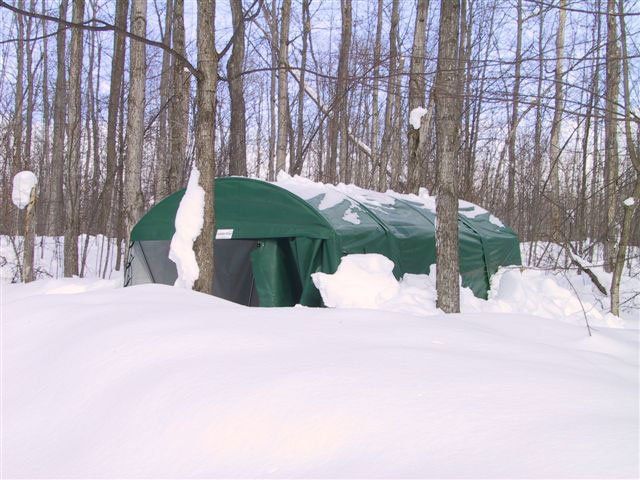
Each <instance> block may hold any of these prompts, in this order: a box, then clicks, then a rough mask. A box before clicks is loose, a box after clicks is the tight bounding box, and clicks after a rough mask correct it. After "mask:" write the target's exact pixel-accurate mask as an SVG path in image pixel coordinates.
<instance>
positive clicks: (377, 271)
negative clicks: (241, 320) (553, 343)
mask: <svg viewBox="0 0 640 480" xmlns="http://www.w3.org/2000/svg"><path fill="white" fill-rule="evenodd" d="M312 277H313V281H314V284H315V286H316V287H317V288H318V290H319V291H320V294H321V295H322V299H323V301H324V303H325V305H327V306H328V307H341V308H370V309H378V310H387V311H394V312H402V313H412V314H417V315H435V314H438V313H442V312H441V311H440V310H438V309H437V308H436V299H437V295H436V267H435V265H432V266H431V269H430V273H429V275H413V274H406V275H404V276H403V277H402V279H401V280H400V281H398V280H396V278H395V277H394V275H393V262H391V260H389V259H387V258H386V257H384V256H382V255H379V254H363V255H347V256H345V257H343V258H342V261H341V263H340V265H339V267H338V270H337V271H336V273H335V274H333V275H328V274H324V273H315V274H313V275H312ZM588 282H589V280H588V278H587V277H586V276H585V275H582V276H578V275H576V274H570V273H567V272H565V273H564V274H563V275H560V273H559V272H555V274H554V273H553V272H545V271H540V270H529V269H521V268H519V267H502V268H501V269H500V270H498V273H497V274H496V275H495V276H494V277H493V279H492V282H491V290H490V292H489V300H488V301H485V300H483V299H480V298H477V297H475V296H474V295H473V292H472V291H471V290H470V289H468V288H464V287H462V286H461V287H460V306H461V311H462V312H463V313H530V314H532V315H537V316H539V317H542V318H549V319H560V320H562V321H566V322H570V323H572V324H574V325H582V326H585V317H586V320H587V321H588V322H589V324H590V325H591V326H608V327H613V328H621V327H624V326H625V325H627V326H632V327H634V328H638V326H639V325H638V321H637V317H638V315H637V312H636V315H635V318H636V321H634V319H633V317H632V316H629V318H626V319H624V320H623V319H621V318H619V317H616V316H615V315H611V314H610V313H607V312H606V311H605V310H604V305H601V304H598V302H597V301H596V298H595V297H594V296H593V295H592V294H590V291H591V287H590V285H589V284H588ZM578 290H579V292H578Z"/></svg>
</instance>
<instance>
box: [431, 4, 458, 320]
mask: <svg viewBox="0 0 640 480" xmlns="http://www.w3.org/2000/svg"><path fill="white" fill-rule="evenodd" d="M459 22H460V0H441V3H440V29H439V31H440V40H439V43H438V68H437V71H436V82H435V103H436V154H437V156H438V180H437V184H436V201H437V206H436V217H437V219H438V222H437V226H436V245H437V250H438V256H437V263H436V268H437V270H436V289H437V292H438V293H437V302H436V303H437V306H438V308H441V309H442V310H443V311H444V312H446V313H454V312H459V311H460V285H459V265H458V192H457V180H456V178H455V177H456V164H457V162H456V155H457V147H458V133H459V132H458V129H459V118H458V115H457V112H458V107H457V104H456V102H457V99H456V98H455V97H456V96H455V91H456V86H457V79H456V75H457V66H458V61H457V55H458V24H459Z"/></svg>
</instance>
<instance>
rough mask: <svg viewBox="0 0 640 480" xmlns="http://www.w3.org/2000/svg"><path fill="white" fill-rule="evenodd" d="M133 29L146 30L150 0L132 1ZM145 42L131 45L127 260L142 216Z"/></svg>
mask: <svg viewBox="0 0 640 480" xmlns="http://www.w3.org/2000/svg"><path fill="white" fill-rule="evenodd" d="M131 5H132V8H131V31H132V32H133V33H134V34H135V35H138V36H140V37H145V36H146V34H147V0H133V2H132V3H131ZM146 75H147V68H146V46H145V44H144V43H143V42H139V41H136V40H131V43H130V47H129V77H130V81H129V99H128V104H127V112H128V113H127V155H126V158H125V162H124V211H125V232H126V238H127V247H126V248H125V261H126V259H127V258H128V256H129V248H128V246H129V235H130V234H131V229H132V228H133V227H134V226H135V224H136V223H137V222H138V220H139V219H140V217H141V216H142V213H143V209H144V198H143V196H142V185H141V179H142V152H143V146H144V101H145V83H146Z"/></svg>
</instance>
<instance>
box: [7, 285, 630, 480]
mask: <svg viewBox="0 0 640 480" xmlns="http://www.w3.org/2000/svg"><path fill="white" fill-rule="evenodd" d="M76 282H78V283H81V282H86V281H83V280H77V281H76ZM88 283H91V282H88ZM40 286H42V287H43V288H44V289H45V290H46V292H42V294H39V293H38V288H39V287H40ZM60 286H64V285H63V284H62V283H61V284H60ZM102 286H104V287H105V289H103V290H95V291H91V290H93V286H91V285H86V286H85V288H84V290H85V292H84V293H77V294H68V293H69V292H67V294H64V295H58V294H56V293H55V288H54V287H55V286H54V282H49V283H47V284H44V283H43V282H36V283H35V284H31V285H29V289H30V295H29V296H27V297H25V296H24V295H22V294H21V291H22V290H23V289H24V288H27V287H25V286H23V285H20V286H13V285H10V286H4V287H3V289H4V290H5V294H6V297H5V298H4V299H3V302H2V305H1V307H2V311H3V316H2V320H1V322H2V323H1V326H2V340H1V341H2V345H1V348H2V358H3V364H2V380H1V381H2V385H1V387H2V396H3V408H2V420H3V428H2V442H1V449H2V451H1V452H0V453H1V455H2V467H1V468H2V471H1V474H2V476H3V477H6V478H14V477H23V478H36V477H39V478H56V477H57V478H72V477H73V478H96V477H102V478H189V477H190V478H193V477H200V478H213V477H260V478H264V477H270V478H300V477H324V478H327V477H331V478H335V477H342V478H345V477H347V478H356V477H359V478H371V477H376V478H380V477H386V478H389V477H393V478H408V477H412V478H425V477H431V478H433V477H436V478H445V477H447V478H452V477H456V478H460V477H464V478H478V477H483V478H516V477H517V478H522V477H529V478H531V477H535V478H575V477H583V478H585V477H588V478H607V477H633V478H637V476H638V474H639V472H638V452H639V450H638V429H637V425H638V421H639V418H638V396H637V392H638V387H639V385H638V336H637V331H628V330H620V329H618V330H614V329H609V328H606V327H602V328H599V329H598V330H597V331H596V332H594V336H593V337H588V336H587V335H586V332H585V329H584V328H582V327H580V326H576V325H571V324H567V323H563V322H559V321H557V319H556V320H549V319H543V318H539V317H533V316H530V315H520V314H518V315H516V314H493V313H492V314H474V315H464V314H462V315H449V316H443V315H435V316H432V317H423V316H416V315H408V314H404V313H393V312H382V311H374V310H363V309H350V310H345V309H312V308H278V309H264V308H263V309H258V308H246V307H240V306H237V305H234V304H231V303H229V302H226V301H223V300H220V299H217V298H214V297H210V296H207V295H201V294H197V293H194V292H190V291H187V290H184V289H180V288H173V287H169V286H163V285H144V286H139V287H132V288H125V289H122V288H120V289H111V288H109V285H107V284H103V285H102ZM44 293H48V294H44ZM405 293H406V292H405ZM540 300H541V301H543V299H540Z"/></svg>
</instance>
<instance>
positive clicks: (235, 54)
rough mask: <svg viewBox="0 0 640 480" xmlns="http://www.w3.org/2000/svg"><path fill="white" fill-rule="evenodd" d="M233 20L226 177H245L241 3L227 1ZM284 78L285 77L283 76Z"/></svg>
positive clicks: (228, 66)
mask: <svg viewBox="0 0 640 480" xmlns="http://www.w3.org/2000/svg"><path fill="white" fill-rule="evenodd" d="M230 3H231V14H232V18H233V35H234V37H233V49H232V50H231V56H230V57H229V61H228V62H227V77H228V79H229V95H230V96H231V126H230V128H229V137H230V138H229V175H241V176H243V177H246V176H247V130H246V128H247V127H246V113H245V104H244V81H243V77H242V69H243V66H244V11H243V9H242V0H230ZM285 75H286V74H285Z"/></svg>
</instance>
